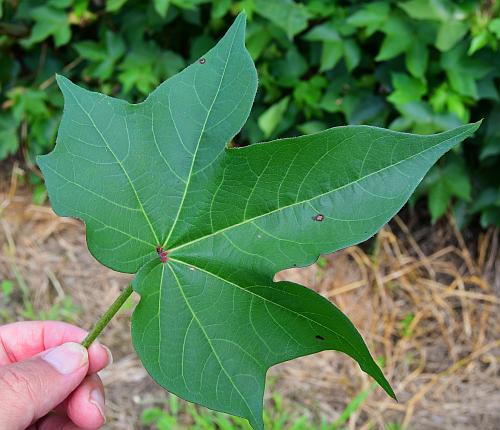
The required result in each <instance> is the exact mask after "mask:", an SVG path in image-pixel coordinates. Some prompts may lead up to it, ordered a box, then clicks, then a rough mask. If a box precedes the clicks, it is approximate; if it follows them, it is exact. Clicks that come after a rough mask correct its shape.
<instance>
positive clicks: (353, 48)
mask: <svg viewBox="0 0 500 430" xmlns="http://www.w3.org/2000/svg"><path fill="white" fill-rule="evenodd" d="M242 9H245V10H246V12H247V14H248V15H249V23H248V32H247V46H248V48H249V50H250V52H251V54H252V56H253V58H254V60H255V61H256V63H257V68H258V73H259V79H260V86H259V91H258V94H257V99H256V103H255V106H254V109H253V111H252V114H251V117H250V120H249V122H248V123H247V124H246V126H245V127H244V129H243V131H242V133H241V134H240V136H238V138H237V142H235V144H239V145H244V144H247V143H250V142H256V141H260V140H267V139H272V138H275V137H283V136H290V135H296V134H299V133H312V132H315V131H319V130H322V129H325V128H328V127H331V126H335V125H344V124H370V125H377V126H383V127H389V128H392V129H395V130H400V131H410V132H415V133H434V132H439V131H443V130H447V129H449V128H452V127H455V126H457V125H460V124H463V123H466V122H468V121H475V120H479V119H481V118H486V122H485V124H483V126H482V127H481V129H480V131H479V133H478V134H477V135H476V138H475V139H472V140H468V141H467V142H465V143H464V144H462V146H461V147H459V148H458V149H457V150H455V151H452V152H451V153H449V154H448V155H447V156H446V157H445V158H444V159H442V161H441V163H440V164H439V165H437V166H436V167H434V168H433V170H432V171H431V173H430V174H429V175H428V176H427V178H426V179H425V181H424V182H423V183H422V185H421V187H420V188H419V192H418V193H417V195H416V197H415V199H417V198H418V197H419V196H423V195H426V196H427V199H428V204H429V209H430V214H431V217H432V219H433V220H437V219H438V218H440V217H441V216H442V215H444V214H445V213H446V211H447V210H448V208H449V207H450V206H452V207H453V211H454V214H455V216H456V219H457V221H458V223H459V225H465V224H466V223H467V222H468V221H469V220H470V219H471V218H472V217H474V216H476V215H479V216H480V222H481V224H482V225H483V226H487V225H489V224H495V225H500V174H499V173H498V169H499V167H500V101H499V100H500V96H499V89H500V54H499V52H500V51H499V47H498V45H499V40H500V17H499V10H500V5H499V4H498V3H497V2H496V1H494V0H490V1H472V0H464V1H457V2H451V1H446V0H409V1H403V2H395V1H377V2H372V1H368V2H362V1H332V0H309V1H302V2H293V1H291V0H273V1H270V0H242V1H238V2H235V1H230V0H153V1H141V2H137V1H132V0H110V1H106V2H105V1H100V0H94V1H89V0H49V1H37V0H0V103H1V109H0V159H4V158H6V157H8V156H9V155H11V154H16V153H19V154H23V156H24V158H25V159H26V161H27V162H28V163H31V160H33V156H34V155H36V154H40V153H45V152H48V151H49V150H50V149H51V148H52V146H53V144H54V141H55V135H56V131H57V126H58V124H59V120H60V115H61V109H62V96H61V94H60V92H59V90H58V88H57V86H56V85H54V73H56V72H57V73H62V74H64V75H66V76H68V77H69V78H71V79H72V80H73V81H75V82H76V83H80V84H83V85H84V86H87V87H89V88H94V89H97V90H99V91H102V92H105V93H107V94H110V95H114V96H117V97H121V98H125V99H128V100H129V101H141V100H143V99H144V97H145V96H146V95H147V94H148V93H149V92H150V91H151V90H152V89H153V88H154V87H155V86H156V85H158V84H159V83H160V82H162V81H163V80H165V79H166V78H168V77H169V76H171V75H173V74H175V73H177V72H178V71H179V70H181V69H182V68H183V67H185V66H186V65H187V64H189V63H190V62H192V61H195V60H196V59H197V58H198V57H199V56H200V55H201V54H203V53H204V52H205V51H206V50H207V49H208V48H210V47H211V46H212V45H213V44H214V42H215V40H217V38H218V37H219V36H220V35H221V34H222V33H223V32H224V31H225V29H227V27H228V25H229V24H230V23H231V22H232V20H233V17H234V15H235V14H236V13H237V12H238V11H240V10H242ZM34 182H35V183H36V179H35V180H34Z"/></svg>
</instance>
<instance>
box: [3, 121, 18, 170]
mask: <svg viewBox="0 0 500 430" xmlns="http://www.w3.org/2000/svg"><path fill="white" fill-rule="evenodd" d="M18 126H19V122H18V121H16V119H15V118H14V117H13V116H12V115H9V114H7V113H5V112H0V161H1V160H3V159H4V158H7V157H8V156H9V155H12V154H14V153H15V152H16V151H17V148H18V146H19V137H18V135H17V128H18Z"/></svg>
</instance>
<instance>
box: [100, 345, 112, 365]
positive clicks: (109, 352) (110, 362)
mask: <svg viewBox="0 0 500 430" xmlns="http://www.w3.org/2000/svg"><path fill="white" fill-rule="evenodd" d="M102 347H103V348H104V349H105V350H106V352H107V353H108V364H107V366H111V365H112V364H113V354H112V353H111V350H110V349H109V348H108V347H107V346H105V345H102Z"/></svg>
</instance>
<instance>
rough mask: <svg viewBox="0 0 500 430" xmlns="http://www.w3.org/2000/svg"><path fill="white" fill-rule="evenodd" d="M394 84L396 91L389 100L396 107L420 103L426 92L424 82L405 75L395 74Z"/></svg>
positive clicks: (393, 77) (393, 76)
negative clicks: (414, 102) (415, 102)
mask: <svg viewBox="0 0 500 430" xmlns="http://www.w3.org/2000/svg"><path fill="white" fill-rule="evenodd" d="M392 83H393V85H394V91H393V92H392V94H391V95H390V96H389V97H387V99H388V100H389V101H391V102H392V103H394V104H395V105H403V104H406V103H409V102H413V101H418V100H420V99H421V97H422V96H423V95H424V94H425V92H426V87H425V85H424V84H423V83H422V81H420V80H419V79H415V78H413V77H411V76H408V75H405V74H404V73H393V74H392Z"/></svg>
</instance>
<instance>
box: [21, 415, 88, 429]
mask: <svg viewBox="0 0 500 430" xmlns="http://www.w3.org/2000/svg"><path fill="white" fill-rule="evenodd" d="M29 430H83V429H81V427H78V426H76V425H75V424H74V423H72V422H71V420H70V419H69V418H67V417H63V416H60V415H49V416H47V417H45V418H42V420H41V421H40V422H38V423H37V425H36V426H33V427H32V428H31V427H30V429H29Z"/></svg>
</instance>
